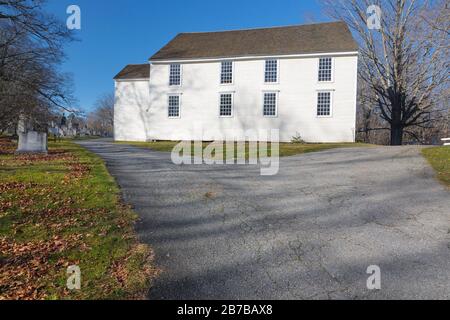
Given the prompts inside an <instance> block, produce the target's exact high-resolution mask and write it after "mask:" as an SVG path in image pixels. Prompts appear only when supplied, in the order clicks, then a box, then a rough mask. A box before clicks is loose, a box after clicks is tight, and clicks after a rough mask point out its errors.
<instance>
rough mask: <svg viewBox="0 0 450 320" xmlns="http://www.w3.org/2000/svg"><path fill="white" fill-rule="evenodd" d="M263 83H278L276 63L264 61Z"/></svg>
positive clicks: (274, 61)
mask: <svg viewBox="0 0 450 320" xmlns="http://www.w3.org/2000/svg"><path fill="white" fill-rule="evenodd" d="M264 82H272V83H273V82H278V61H277V60H266V70H265V73H264Z"/></svg>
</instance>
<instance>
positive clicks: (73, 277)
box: [66, 266, 81, 290]
mask: <svg viewBox="0 0 450 320" xmlns="http://www.w3.org/2000/svg"><path fill="white" fill-rule="evenodd" d="M67 275H68V278H67V283H66V284H67V289H69V290H80V289H81V269H80V267H79V266H70V267H68V268H67Z"/></svg>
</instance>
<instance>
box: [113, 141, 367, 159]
mask: <svg viewBox="0 0 450 320" xmlns="http://www.w3.org/2000/svg"><path fill="white" fill-rule="evenodd" d="M116 143H119V144H128V145H132V146H136V147H143V148H148V149H152V150H155V151H163V152H171V151H172V149H173V148H174V147H175V146H176V145H177V144H178V143H179V142H175V141H157V142H125V141H119V142H116ZM209 144H210V143H209V142H208V143H206V142H204V143H203V149H204V148H206V147H207V146H208V145H209ZM367 146H370V145H369V144H365V143H305V144H301V143H280V156H281V157H287V156H293V155H296V154H302V153H309V152H316V151H323V150H329V149H335V148H350V147H367ZM224 152H226V144H225V145H224ZM192 153H193V151H192ZM267 154H268V155H269V156H270V155H271V150H270V144H268V150H267ZM245 155H246V158H247V159H248V143H247V144H246V149H245ZM234 156H235V158H236V156H237V148H236V147H235V151H234Z"/></svg>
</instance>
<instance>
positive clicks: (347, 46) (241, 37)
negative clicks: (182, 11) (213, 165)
mask: <svg viewBox="0 0 450 320" xmlns="http://www.w3.org/2000/svg"><path fill="white" fill-rule="evenodd" d="M357 64H358V46H357V44H356V42H355V41H354V39H353V37H352V35H351V33H350V31H349V29H348V27H347V25H346V24H345V23H343V22H333V23H321V24H311V25H299V26H288V27H274V28H263V29H250V30H236V31H222V32H205V33H180V34H178V35H177V36H176V37H175V38H174V39H173V40H171V41H170V42H169V43H168V44H167V45H165V46H164V47H163V48H162V49H161V50H159V51H158V52H157V53H156V54H155V55H153V56H152V57H151V58H150V60H149V63H146V64H141V65H128V66H126V67H125V68H124V69H123V70H122V71H120V73H119V74H117V76H116V77H115V78H114V79H115V95H116V102H115V122H114V123H115V128H114V129H115V139H116V140H125V141H126V140H128V141H131V140H133V141H148V140H197V139H203V140H214V139H215V138H217V135H219V134H224V133H225V132H228V133H229V132H233V133H234V134H235V136H236V137H242V136H243V133H244V132H245V131H246V130H248V129H253V130H259V129H279V130H280V138H281V140H282V141H290V140H291V139H292V137H293V136H296V135H298V134H299V135H300V136H301V137H302V138H303V139H304V140H306V141H308V142H353V141H354V140H355V122H356V90H357ZM195 126H197V127H198V126H202V127H203V129H204V130H206V131H205V133H204V134H203V135H202V136H198V134H197V131H196V130H195V128H194V127H195ZM236 139H240V138H236Z"/></svg>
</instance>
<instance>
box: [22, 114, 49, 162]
mask: <svg viewBox="0 0 450 320" xmlns="http://www.w3.org/2000/svg"><path fill="white" fill-rule="evenodd" d="M17 131H18V132H17V133H18V135H19V144H18V148H17V153H47V152H48V148H47V133H46V132H39V131H35V130H33V129H32V128H30V124H29V123H28V121H26V120H25V119H23V118H22V119H20V120H19V126H18V130H17Z"/></svg>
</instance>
